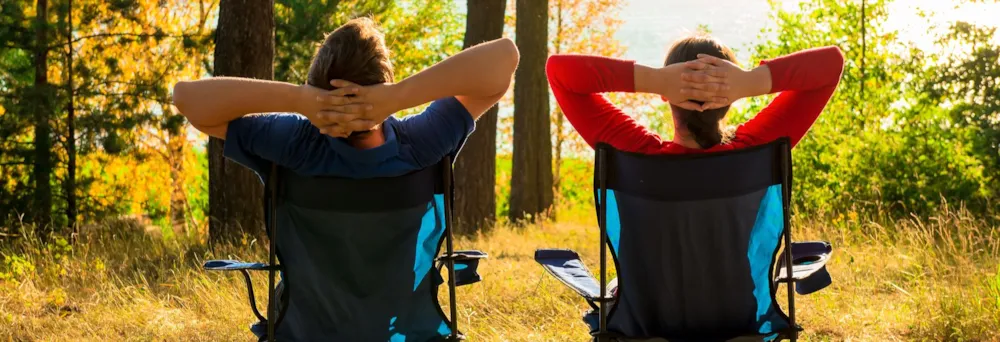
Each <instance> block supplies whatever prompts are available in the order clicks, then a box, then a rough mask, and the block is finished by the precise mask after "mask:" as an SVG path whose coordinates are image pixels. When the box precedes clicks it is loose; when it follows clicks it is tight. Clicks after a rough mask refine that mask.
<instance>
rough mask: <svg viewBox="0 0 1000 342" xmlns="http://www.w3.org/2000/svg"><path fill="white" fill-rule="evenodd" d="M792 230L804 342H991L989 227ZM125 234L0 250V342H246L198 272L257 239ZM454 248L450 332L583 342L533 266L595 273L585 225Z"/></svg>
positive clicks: (572, 310) (998, 307)
mask: <svg viewBox="0 0 1000 342" xmlns="http://www.w3.org/2000/svg"><path fill="white" fill-rule="evenodd" d="M794 225H795V226H796V229H797V234H796V236H797V240H813V239H824V240H829V241H831V242H832V243H833V244H834V246H835V248H836V250H835V254H834V257H833V259H832V260H831V262H830V264H829V271H830V273H831V275H832V277H833V281H834V283H833V285H832V286H831V287H829V288H827V289H825V290H823V291H821V292H818V293H815V294H812V295H809V296H799V297H797V298H798V299H797V300H796V308H797V312H798V317H799V319H800V322H801V324H802V325H803V327H804V328H805V331H804V333H803V335H802V336H803V337H804V340H807V341H912V340H928V341H1000V335H998V333H996V331H998V330H1000V269H998V265H1000V263H998V260H1000V258H998V256H1000V253H998V248H1000V247H998V246H1000V243H998V242H1000V238H998V237H997V236H996V235H995V234H996V232H994V230H995V227H990V226H985V225H984V224H983V223H981V222H979V221H977V220H975V219H973V218H971V217H969V215H968V214H963V213H961V212H952V213H944V214H942V215H940V217H937V218H935V219H932V220H927V221H920V220H915V219H913V220H904V221H900V222H896V223H895V224H894V225H892V226H889V225H878V224H874V223H866V224H861V223H857V222H853V223H852V222H851V221H850V220H849V219H845V221H843V222H839V223H836V222H835V223H829V222H827V223H823V224H818V223H811V222H803V221H801V220H795V223H794ZM135 231H136V230H134V229H133V230H130V229H128V228H121V227H104V228H103V229H102V230H100V231H99V232H98V233H95V232H90V233H87V232H85V233H83V234H82V235H81V237H80V239H79V240H78V241H76V244H75V245H71V244H67V243H64V242H58V241H57V242H54V243H50V244H49V245H48V246H47V247H44V248H43V247H40V246H38V245H37V243H25V242H20V243H14V244H11V245H9V246H6V247H4V248H3V249H0V252H2V253H3V258H4V259H3V260H4V263H3V264H2V265H0V266H2V267H3V268H0V340H3V341H7V340H13V341H35V340H39V341H80V340H95V341H111V340H116V341H117V340H127V341H252V340H253V339H252V335H251V334H250V333H249V331H248V330H247V326H248V325H249V324H250V323H252V322H253V320H254V319H253V316H252V314H251V313H250V312H249V310H248V308H247V304H246V300H245V298H244V296H245V292H244V291H245V290H244V288H243V285H242V280H241V278H239V277H238V275H237V274H220V273H206V272H202V271H201V270H199V268H198V265H199V264H200V263H201V262H202V261H203V260H205V259H208V258H217V257H242V258H247V259H254V258H258V259H259V260H263V257H264V256H265V255H266V254H264V253H263V252H262V251H261V250H262V248H261V246H259V245H258V243H257V242H256V241H247V242H245V243H244V244H243V245H242V246H236V247H227V248H219V249H218V250H216V251H215V252H213V251H211V250H210V249H209V248H207V247H205V245H204V244H201V243H198V242H183V241H180V240H185V239H169V238H168V239H164V238H162V237H152V236H148V235H141V234H137V233H135ZM136 235H139V236H136ZM185 241H186V240H185ZM71 246H74V247H71ZM457 246H458V247H460V248H463V249H467V248H475V249H480V250H484V251H487V252H489V253H490V258H489V259H487V260H486V261H484V262H483V263H482V264H481V266H480V270H481V274H482V275H483V278H484V280H483V281H482V282H480V283H477V284H474V285H470V286H464V287H461V288H459V290H458V299H459V305H460V306H459V316H460V320H459V327H460V329H461V330H462V331H464V332H465V333H466V334H467V335H468V338H469V340H470V341H586V340H587V333H586V328H585V325H584V324H583V323H582V321H581V320H580V317H581V314H582V313H583V311H585V309H586V308H587V306H586V304H585V303H584V302H583V301H582V299H580V298H579V297H578V296H577V295H576V294H575V293H573V292H571V291H570V290H568V289H567V288H566V287H564V286H563V285H562V284H561V283H559V282H558V281H556V280H555V279H554V278H552V277H551V276H549V275H548V274H545V273H544V271H543V270H542V268H541V267H539V266H538V265H537V264H536V263H535V262H534V261H533V259H532V258H533V254H534V251H535V249H536V248H547V247H562V248H572V249H575V250H577V251H579V252H580V253H581V255H582V256H583V258H584V260H585V262H587V263H588V264H589V265H591V268H592V269H596V267H595V266H596V260H597V253H598V249H597V235H596V228H594V226H593V222H587V220H580V222H572V221H567V222H560V223H544V224H537V225H530V226H525V227H518V228H512V227H509V226H502V227H499V228H496V229H495V230H493V231H492V232H489V233H486V234H482V235H480V236H477V237H473V238H465V239H461V240H460V241H459V243H458V245H457ZM220 250H226V251H227V252H221V251H220ZM256 281H257V284H259V285H258V286H263V285H264V284H266V280H265V279H264V277H258V278H256ZM261 288H262V287H261ZM442 295H443V298H447V297H444V295H446V292H444V291H442ZM259 298H260V300H263V298H264V297H263V296H260V295H259ZM778 298H779V299H783V298H785V296H784V291H783V290H782V291H780V292H779V295H778ZM443 302H444V303H447V301H443ZM779 303H782V305H783V303H784V300H779ZM446 312H447V311H446Z"/></svg>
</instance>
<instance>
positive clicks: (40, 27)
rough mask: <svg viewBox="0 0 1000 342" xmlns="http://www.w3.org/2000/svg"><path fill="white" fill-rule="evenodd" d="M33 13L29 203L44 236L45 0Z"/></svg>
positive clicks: (47, 139) (47, 146)
mask: <svg viewBox="0 0 1000 342" xmlns="http://www.w3.org/2000/svg"><path fill="white" fill-rule="evenodd" d="M35 4H36V13H37V14H36V15H35V46H34V60H33V63H34V66H35V87H34V91H33V94H34V95H35V96H34V97H35V98H34V111H35V113H34V114H35V118H34V119H35V138H34V140H35V141H34V146H35V156H34V157H35V160H34V168H33V170H32V178H33V180H34V184H35V193H34V198H33V204H32V214H33V215H32V216H33V222H34V223H35V224H36V225H37V227H38V228H39V230H38V233H39V234H38V235H39V236H40V237H41V238H42V239H45V238H46V237H47V235H48V234H49V233H51V232H52V228H53V227H52V226H51V224H50V223H51V222H52V184H51V183H50V182H51V176H52V137H51V134H52V127H51V126H50V122H49V118H50V116H51V107H52V106H51V101H52V97H51V92H52V91H51V89H50V87H49V77H48V69H49V59H48V53H49V49H48V45H49V40H48V26H49V23H48V13H49V8H48V7H49V4H48V1H47V0H37V1H36V2H35Z"/></svg>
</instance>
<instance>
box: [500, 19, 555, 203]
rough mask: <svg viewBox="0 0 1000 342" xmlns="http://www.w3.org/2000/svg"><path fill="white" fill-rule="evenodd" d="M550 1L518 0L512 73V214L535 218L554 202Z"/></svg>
mask: <svg viewBox="0 0 1000 342" xmlns="http://www.w3.org/2000/svg"><path fill="white" fill-rule="evenodd" d="M548 9H549V4H548V0H517V25H516V27H515V30H516V33H515V35H516V37H517V48H518V50H520V51H521V64H520V65H519V66H518V68H517V72H516V73H515V76H514V161H513V166H512V172H511V186H510V219H511V221H514V222H518V221H522V220H527V221H534V220H535V218H537V217H538V216H539V215H540V214H546V213H547V211H548V210H549V208H550V207H551V206H552V140H551V139H552V138H551V134H550V126H551V122H550V121H549V91H548V84H547V82H546V78H545V59H546V56H548V32H549V30H548V19H549V16H548Z"/></svg>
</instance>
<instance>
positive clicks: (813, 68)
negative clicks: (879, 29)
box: [545, 36, 844, 154]
mask: <svg viewBox="0 0 1000 342" xmlns="http://www.w3.org/2000/svg"><path fill="white" fill-rule="evenodd" d="M843 68H844V56H843V53H841V51H840V49H839V48H837V47H835V46H828V47H821V48H814V49H808V50H803V51H799V52H796V53H792V54H789V55H786V56H781V57H778V58H774V59H770V60H765V61H762V62H761V63H760V65H759V66H757V67H756V68H753V69H751V70H744V69H742V68H740V67H739V66H737V65H736V64H735V57H734V54H733V53H732V51H731V50H730V49H729V48H728V47H726V46H724V45H722V44H721V43H719V42H718V41H717V40H715V39H713V38H711V37H708V36H692V37H688V38H684V39H681V40H679V41H677V42H676V43H674V44H673V46H672V47H671V48H670V51H669V53H668V54H667V58H666V61H665V63H664V66H663V67H650V66H645V65H641V64H637V63H635V62H634V61H630V60H621V59H614V58H607V57H601V56H587V55H565V54H563V55H553V56H551V57H549V59H548V62H547V63H546V68H545V69H546V73H547V75H548V79H549V85H550V86H551V87H552V92H553V93H554V94H555V98H556V101H557V102H558V103H559V106H560V107H561V108H562V111H563V113H564V114H565V116H566V119H568V120H569V122H570V123H571V124H572V125H573V127H575V128H576V130H577V132H579V133H580V135H581V136H582V137H583V139H584V140H586V141H587V143H588V144H590V146H591V147H593V146H595V145H597V144H598V143H602V142H603V143H607V144H610V145H611V146H613V147H614V148H616V149H619V150H622V151H628V152H637V153H644V154H682V153H695V152H704V151H722V150H733V149H739V148H743V147H748V146H755V145H760V144H766V143H768V142H771V141H774V140H775V139H778V138H780V137H788V138H790V139H791V143H792V146H795V144H797V143H798V142H799V140H801V139H802V137H803V136H804V135H805V134H806V132H807V131H808V130H809V127H810V126H812V124H813V122H815V121H816V118H817V117H818V116H819V114H820V113H821V112H822V111H823V108H824V107H825V106H826V104H827V102H828V101H829V100H830V96H832V95H833V92H834V90H836V88H837V84H838V83H839V82H840V76H841V73H842V72H843ZM607 92H638V93H654V94H659V95H660V96H661V97H662V98H663V100H665V101H668V102H669V103H670V109H671V113H672V116H673V121H674V125H673V126H674V138H673V140H672V141H666V140H664V139H663V138H661V137H660V136H659V135H657V134H656V133H654V132H652V131H650V130H648V129H647V128H646V127H644V126H642V125H640V124H639V123H638V122H636V121H635V120H633V119H632V118H631V117H629V116H628V115H626V114H625V113H624V112H622V110H621V109H619V108H618V107H616V106H615V105H613V104H612V103H611V102H609V101H608V100H607V99H606V98H605V97H604V96H603V95H601V94H602V93H607ZM769 93H780V94H779V95H778V96H777V97H776V98H775V99H774V100H773V101H772V102H771V103H770V104H769V105H768V106H767V107H765V108H764V109H763V110H761V111H760V112H759V113H757V115H756V116H754V117H753V118H752V119H750V120H749V121H747V122H746V123H744V124H743V125H740V126H739V127H737V128H735V129H734V128H730V127H728V126H727V125H725V123H724V121H725V120H724V119H725V116H726V112H728V110H729V105H730V104H731V103H732V102H733V101H735V100H738V99H740V98H745V97H752V96H759V95H764V94H769Z"/></svg>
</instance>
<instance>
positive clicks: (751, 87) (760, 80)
mask: <svg viewBox="0 0 1000 342" xmlns="http://www.w3.org/2000/svg"><path fill="white" fill-rule="evenodd" d="M742 77H747V78H748V79H749V82H747V84H748V86H747V89H745V90H744V91H745V92H746V93H745V94H737V96H736V98H738V99H739V98H745V97H754V96H760V95H766V94H770V93H772V92H774V91H773V90H772V89H773V87H772V75H771V69H770V67H768V66H767V65H766V64H765V65H760V66H758V67H756V68H753V69H752V70H750V71H748V72H746V73H745V74H744V75H742Z"/></svg>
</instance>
